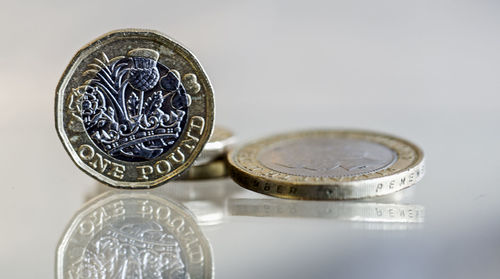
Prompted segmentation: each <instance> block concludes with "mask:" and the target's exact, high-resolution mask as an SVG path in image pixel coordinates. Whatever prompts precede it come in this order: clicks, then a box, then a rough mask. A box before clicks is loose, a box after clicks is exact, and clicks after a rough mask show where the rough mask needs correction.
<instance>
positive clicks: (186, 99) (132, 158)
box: [55, 29, 214, 188]
mask: <svg viewBox="0 0 500 279" xmlns="http://www.w3.org/2000/svg"><path fill="white" fill-rule="evenodd" d="M55 116H56V128H57V131H58V134H59V137H60V139H61V141H62V142H63V145H64V147H65V148H66V151H67V152H68V153H69V155H70V156H71V158H72V159H73V161H74V162H75V164H76V165H77V166H78V167H79V168H80V169H82V170H83V171H85V172H86V173H87V174H89V175H91V176H93V177H94V178H96V179H98V180H100V181H101V182H104V183H106V184H109V185H111V186H115V187H122V188H149V187H154V186H157V185H159V184H161V183H164V182H166V181H168V180H170V179H172V178H174V177H176V176H177V175H179V174H180V173H182V172H183V171H184V170H185V169H187V168H188V167H189V166H190V165H191V164H192V163H193V162H194V160H195V159H196V158H197V156H198V154H199V153H200V152H201V150H202V149H203V146H204V145H205V143H206V142H207V141H208V139H209V138H210V135H211V132H212V127H213V120H214V99H213V90H212V86H211V85H210V82H209V80H208V77H207V75H206V74H205V72H204V70H203V68H202V67H201V65H200V64H199V62H198V60H197V59H196V58H195V57H194V55H193V54H191V52H189V51H188V50H187V49H185V48H184V47H182V46H181V45H179V44H178V43H176V42H174V41H172V40H171V39H169V38H167V37H166V36H164V35H162V34H160V33H158V32H155V31H150V30H136V29H125V30H118V31H114V32H111V33H108V34H105V35H103V36H102V37H100V38H98V39H97V40H95V41H93V42H92V43H90V44H89V45H87V46H85V47H84V48H82V49H81V50H80V51H78V53H77V54H76V55H75V57H73V59H72V61H71V63H70V64H69V66H68V67H67V68H66V70H65V72H64V74H63V76H62V78H61V80H60V81H59V84H58V86H57V89H56V107H55Z"/></svg>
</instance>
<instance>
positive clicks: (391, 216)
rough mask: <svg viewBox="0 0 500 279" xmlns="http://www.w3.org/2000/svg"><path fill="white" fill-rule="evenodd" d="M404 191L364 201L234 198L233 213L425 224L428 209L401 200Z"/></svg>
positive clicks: (386, 226)
mask: <svg viewBox="0 0 500 279" xmlns="http://www.w3.org/2000/svg"><path fill="white" fill-rule="evenodd" d="M400 200H401V194H400V193H397V194H396V195H393V196H386V197H384V198H381V199H371V200H360V201H357V200H356V201H335V202H333V201H303V200H284V199H276V198H273V199H268V198H266V199H230V200H228V212H229V215H232V216H254V217H277V218H319V219H333V220H340V221H350V222H357V223H358V224H364V226H361V228H365V229H374V230H377V229H380V230H392V229H394V230H398V229H411V228H416V227H418V226H419V224H422V223H424V217H425V216H424V215H425V208H424V206H421V205H415V204H403V203H400ZM377 224H379V225H377Z"/></svg>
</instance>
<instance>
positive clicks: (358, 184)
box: [228, 130, 424, 200]
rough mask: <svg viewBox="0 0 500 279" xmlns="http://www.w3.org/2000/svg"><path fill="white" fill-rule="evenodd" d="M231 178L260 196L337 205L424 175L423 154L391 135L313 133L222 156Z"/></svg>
mask: <svg viewBox="0 0 500 279" xmlns="http://www.w3.org/2000/svg"><path fill="white" fill-rule="evenodd" d="M228 163H229V171H230V175H231V177H232V178H233V179H234V180H235V181H236V182H237V183H238V184H239V185H241V186H243V187H245V188H247V189H249V190H253V191H256V192H259V193H262V194H266V195H270V196H275V197H280V198H290V199H307V200H343V199H359V198H366V197H373V196H380V195H385V194H390V193H394V192H396V191H399V190H401V189H404V188H406V187H409V186H411V185H413V184H415V183H416V182H418V181H419V180H420V179H421V178H422V177H423V175H424V155H423V152H422V150H420V148H418V147H417V146H416V145H414V144H412V143H410V142H408V141H406V140H403V139H399V138H397V137H394V136H389V135H384V134H379V133H374V132H366V131H348V130H347V131H342V130H339V131H337V130H319V131H304V132H297V133H289V134H282V135H277V136H273V137H269V138H265V139H262V140H258V141H255V142H253V143H250V144H247V145H245V146H243V147H241V148H238V149H236V150H233V151H231V152H230V153H229V154H228Z"/></svg>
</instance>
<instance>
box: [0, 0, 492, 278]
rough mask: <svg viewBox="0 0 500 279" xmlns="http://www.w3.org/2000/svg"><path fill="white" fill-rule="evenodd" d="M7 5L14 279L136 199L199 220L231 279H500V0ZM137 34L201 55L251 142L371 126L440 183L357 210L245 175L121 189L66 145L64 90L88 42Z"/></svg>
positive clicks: (5, 145)
mask: <svg viewBox="0 0 500 279" xmlns="http://www.w3.org/2000/svg"><path fill="white" fill-rule="evenodd" d="M2 6H3V7H2V9H1V11H0V26H1V27H0V28H1V29H0V30H2V35H3V36H2V38H1V42H2V43H1V44H0V53H1V54H0V59H1V62H0V82H1V84H2V89H1V93H0V94H1V100H2V101H1V104H2V109H1V110H0V116H1V117H0V125H1V130H2V136H1V137H0V143H1V144H0V146H1V147H2V152H1V154H2V156H1V157H0V174H1V177H2V187H1V189H2V194H1V195H0V218H1V220H2V222H1V226H0V228H1V233H0V236H1V237H0V251H1V252H0V277H1V278H54V277H55V274H56V249H57V245H58V242H59V240H60V239H61V237H62V236H63V234H64V231H65V230H66V228H67V227H68V226H69V225H70V222H71V220H72V218H73V216H75V214H76V213H77V212H78V211H79V210H80V209H82V208H83V207H85V206H89V200H90V203H92V199H93V198H94V197H96V196H99V195H103V194H104V195H122V194H124V195H129V194H131V193H132V192H133V193H139V192H140V193H149V194H151V195H154V196H160V197H164V198H166V199H169V200H172V201H174V202H176V203H181V204H183V206H184V207H185V210H186V211H187V212H190V214H194V216H195V217H196V219H197V226H199V228H200V230H201V232H202V233H203V234H204V236H205V237H206V238H207V240H208V242H209V243H210V246H211V248H212V258H213V262H214V271H215V277H216V278H498V274H499V273H500V203H499V202H498V200H499V198H500V182H499V181H500V180H499V178H498V177H499V175H498V173H499V168H500V159H499V158H500V147H499V143H500V132H499V128H500V124H499V121H500V97H499V96H500V95H499V92H500V82H499V77H500V51H499V50H500V36H499V35H498V34H499V33H498V30H499V29H500V17H499V16H498V15H499V14H500V5H499V4H498V2H495V1H459V2H449V1H345V2H344V1H324V2H322V1H248V2H231V1H200V2H190V3H187V2H185V1H176V2H169V1H150V2H148V4H147V5H146V4H144V5H142V6H141V5H139V4H138V3H137V1H135V2H134V1H79V2H76V1H75V2H72V1H54V2H42V1H32V2H23V1H17V2H10V3H7V2H5V3H3V5H2ZM124 27H140V28H151V29H156V30H159V31H161V32H164V33H166V34H168V35H169V36H171V37H173V38H175V39H176V40H177V41H179V42H181V43H182V44H183V45H185V46H186V47H187V48H189V49H190V50H191V51H193V53H195V55H197V57H198V59H199V60H200V62H201V63H202V65H203V66H204V68H205V70H206V72H207V74H208V76H209V77H210V78H211V81H212V83H213V86H214V89H215V92H216V93H215V94H216V95H215V101H216V123H218V124H221V125H224V126H226V127H228V128H231V129H232V130H233V131H234V132H235V134H236V135H237V136H238V139H239V142H240V143H243V142H246V141H249V140H252V139H257V138H260V137H262V136H267V135H271V134H274V133H276V132H286V131H295V130H301V129H311V128H353V129H368V130H373V131H379V132H384V133H389V134H394V135H397V136H399V137H402V138H405V139H408V140H410V141H412V142H414V143H416V144H417V145H419V146H420V147H421V148H422V149H423V150H424V152H425V156H426V164H427V167H426V176H425V177H424V178H423V180H422V181H421V182H419V183H418V184H417V185H415V186H414V187H411V188H409V189H408V190H403V191H401V192H398V193H396V194H394V195H391V196H387V197H380V198H376V199H370V200H355V201H342V202H314V201H307V202H306V201H292V200H282V199H276V198H271V197H268V196H264V195H261V194H257V193H253V192H250V191H248V190H245V189H243V188H241V187H239V186H238V185H236V184H235V183H234V182H232V180H230V179H215V180H207V181H194V182H185V181H184V182H180V181H178V182H171V183H168V184H165V185H163V186H161V187H159V188H157V189H154V190H149V191H148V190H141V191H124V190H121V191H112V192H109V191H111V190H112V189H111V188H109V187H107V186H104V185H101V184H99V183H98V182H97V181H95V180H93V179H92V178H91V177H89V176H87V175H85V174H84V173H82V172H81V171H80V170H79V169H78V168H77V167H76V166H75V165H74V164H73V163H72V161H71V160H70V158H69V156H68V155H67V154H66V152H65V151H64V148H63V146H62V144H61V143H60V141H59V139H58V137H57V135H56V132H55V128H54V94H55V93H54V91H55V86H56V84H57V82H58V79H59V77H60V75H61V74H62V72H63V70H64V69H65V67H66V65H67V63H68V62H69V61H70V59H71V57H72V55H74V54H75V52H76V51H77V50H78V49H79V48H80V47H81V46H83V45H84V44H86V43H88V42H90V41H91V40H93V39H94V38H96V37H98V36H100V35H101V34H103V33H105V32H107V31H110V30H113V29H117V28H124ZM105 192H106V193H105ZM86 202H87V203H86Z"/></svg>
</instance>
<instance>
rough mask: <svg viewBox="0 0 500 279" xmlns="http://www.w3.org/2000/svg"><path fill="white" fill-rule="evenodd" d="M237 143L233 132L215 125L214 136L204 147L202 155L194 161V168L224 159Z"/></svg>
mask: <svg viewBox="0 0 500 279" xmlns="http://www.w3.org/2000/svg"><path fill="white" fill-rule="evenodd" d="M235 143H236V137H235V136H234V134H233V132H232V131H231V130H229V129H227V128H225V127H222V126H219V125H215V128H214V132H213V133H212V136H211V137H210V139H209V140H208V142H207V143H206V144H205V147H203V150H202V151H201V153H200V155H199V156H198V158H196V160H195V161H194V164H193V166H195V167H197V166H203V165H206V164H209V163H210V162H212V161H214V160H216V159H218V158H220V157H223V156H224V155H225V154H226V153H228V152H229V151H230V150H231V149H232V148H233V146H234V144H235Z"/></svg>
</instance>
